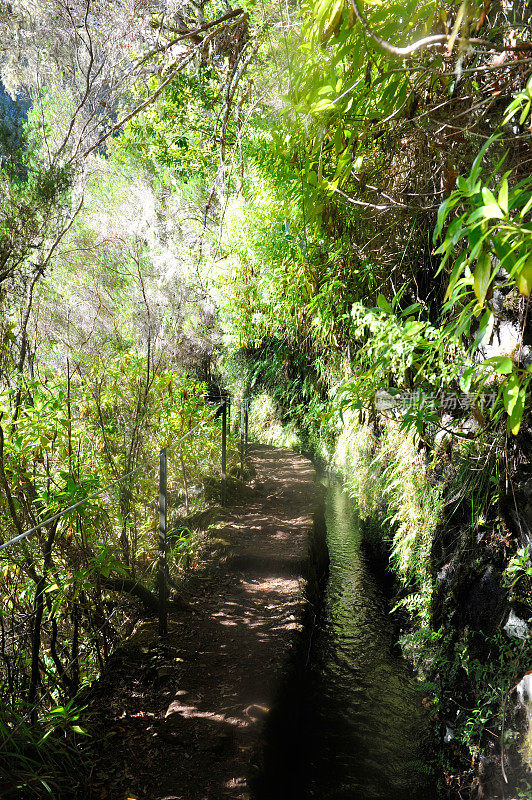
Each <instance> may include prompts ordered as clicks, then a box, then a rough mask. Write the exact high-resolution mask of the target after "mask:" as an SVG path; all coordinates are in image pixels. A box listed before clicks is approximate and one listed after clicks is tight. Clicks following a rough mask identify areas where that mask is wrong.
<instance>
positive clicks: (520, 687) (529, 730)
mask: <svg viewBox="0 0 532 800" xmlns="http://www.w3.org/2000/svg"><path fill="white" fill-rule="evenodd" d="M515 691H516V693H517V698H518V702H519V705H520V706H521V708H523V709H524V711H525V714H526V730H525V734H524V738H523V745H522V749H521V753H522V756H523V760H524V762H525V764H527V765H528V768H529V769H532V672H527V673H526V675H524V676H523V677H522V678H521V680H520V681H519V683H518V684H517V686H516V687H515Z"/></svg>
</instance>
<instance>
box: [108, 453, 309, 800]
mask: <svg viewBox="0 0 532 800" xmlns="http://www.w3.org/2000/svg"><path fill="white" fill-rule="evenodd" d="M251 458H252V461H253V465H254V467H255V469H256V472H257V478H256V481H255V485H254V488H253V491H252V493H251V496H250V498H249V502H247V503H246V504H242V505H240V506H235V507H234V508H233V509H232V510H229V511H228V512H227V513H226V514H225V515H224V518H223V521H222V522H221V523H220V525H219V526H218V528H217V529H216V531H215V532H214V534H215V536H216V537H219V539H220V540H222V541H223V542H224V543H225V544H226V547H225V548H224V553H223V557H222V558H221V559H220V562H219V563H217V564H214V565H213V564H210V565H207V566H206V567H204V568H203V569H201V570H199V571H198V573H197V574H196V575H195V576H194V577H193V579H192V580H191V582H190V586H189V591H190V596H189V602H190V604H191V606H192V609H193V611H192V612H191V613H186V612H185V613H182V614H180V615H179V616H177V615H173V616H172V618H171V619H170V624H169V635H168V637H167V639H166V640H165V641H164V642H163V643H159V644H158V641H157V636H156V625H155V622H151V621H149V622H145V623H143V625H142V626H140V627H141V628H142V630H143V631H144V633H145V634H146V635H145V636H141V637H140V638H141V639H142V641H143V642H144V644H143V646H142V647H141V648H140V652H136V651H133V652H131V651H129V652H130V655H129V656H127V657H124V658H123V659H122V661H119V662H118V663H117V665H116V669H114V670H113V673H112V675H110V676H107V677H106V678H104V679H102V681H100V684H101V695H102V700H103V698H105V709H104V710H102V711H101V712H100V717H101V719H102V718H105V721H106V722H107V724H108V726H109V731H108V735H107V738H105V737H104V738H103V739H102V743H101V745H100V750H101V754H100V755H101V765H99V770H100V772H105V771H106V770H108V771H109V773H110V772H111V770H112V771H113V772H114V773H115V777H113V778H111V777H110V775H109V778H108V779H107V780H104V781H103V782H100V783H98V791H95V794H94V797H95V798H96V797H100V796H101V797H106V798H108V800H128V799H129V798H134V800H163V798H164V800H219V799H220V798H234V800H245V798H248V797H249V790H248V778H249V777H250V776H251V775H253V773H254V772H255V771H256V770H257V768H258V752H259V749H260V743H261V734H262V731H263V726H264V721H265V719H266V718H267V716H268V711H269V708H270V706H271V704H272V700H273V699H274V696H275V693H276V690H277V687H278V685H279V683H280V681H281V679H282V675H283V671H284V667H285V664H286V661H287V658H288V656H289V654H290V650H291V646H292V645H293V644H294V643H295V640H296V639H297V632H298V630H300V628H301V622H302V613H303V606H304V596H303V590H304V585H305V579H304V574H305V568H306V561H307V558H308V543H309V533H310V531H311V528H312V513H313V511H314V510H315V508H316V507H317V502H318V499H319V497H320V491H319V487H318V485H317V483H316V481H315V473H314V469H313V467H312V465H311V463H310V462H309V461H308V460H307V459H305V458H303V457H302V456H299V455H296V454H294V453H292V452H290V451H288V450H277V449H274V448H269V447H263V446H254V447H253V448H252V452H251ZM138 635H139V632H137V634H135V635H134V636H133V640H135V636H137V637H138ZM135 659H136V662H137V663H136V665H135V663H134V662H135ZM150 659H151V663H150ZM132 671H133V672H134V673H135V677H134V679H133V680H132V679H131V673H132ZM110 695H111V696H110ZM118 741H119V742H120V747H117V746H116V745H117V744H118ZM101 790H103V792H104V793H103V794H101V793H98V792H101Z"/></svg>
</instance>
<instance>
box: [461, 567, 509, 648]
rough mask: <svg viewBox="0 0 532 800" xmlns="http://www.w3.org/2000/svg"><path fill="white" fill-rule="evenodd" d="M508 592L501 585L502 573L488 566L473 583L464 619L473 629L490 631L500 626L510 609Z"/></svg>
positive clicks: (466, 603) (467, 599)
mask: <svg viewBox="0 0 532 800" xmlns="http://www.w3.org/2000/svg"><path fill="white" fill-rule="evenodd" d="M507 604H508V592H507V590H505V589H504V588H503V587H502V585H501V574H500V573H497V572H496V571H495V570H494V568H493V567H492V566H491V565H490V566H488V567H487V568H486V569H485V570H484V572H483V574H482V575H481V576H480V577H479V578H477V579H476V580H475V581H474V582H473V584H472V585H471V589H470V591H469V593H468V595H467V598H466V602H465V608H464V612H463V614H464V619H465V622H466V624H469V626H470V627H471V628H472V630H476V631H482V632H483V633H490V632H491V631H493V630H494V629H495V628H497V627H499V626H500V625H501V623H502V621H503V618H504V617H505V615H506V614H507V611H508V605H507Z"/></svg>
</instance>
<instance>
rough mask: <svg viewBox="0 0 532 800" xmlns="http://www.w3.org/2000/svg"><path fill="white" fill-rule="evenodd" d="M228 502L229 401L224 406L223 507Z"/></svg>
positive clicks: (224, 402)
mask: <svg viewBox="0 0 532 800" xmlns="http://www.w3.org/2000/svg"><path fill="white" fill-rule="evenodd" d="M226 502H227V400H224V401H223V404H222V505H223V506H225V504H226Z"/></svg>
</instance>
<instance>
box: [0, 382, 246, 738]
mask: <svg viewBox="0 0 532 800" xmlns="http://www.w3.org/2000/svg"><path fill="white" fill-rule="evenodd" d="M232 399H233V398H231V397H230V396H228V395H227V396H224V395H216V396H211V397H209V398H208V400H209V402H214V403H216V407H215V408H214V409H213V410H212V411H211V412H210V413H209V414H208V415H207V416H206V417H204V418H203V419H201V420H200V421H199V422H198V423H197V424H196V425H194V427H192V428H191V429H190V430H188V431H186V432H185V433H184V434H183V435H182V436H180V437H179V439H177V440H176V441H175V442H173V443H172V445H171V446H170V447H169V448H167V447H164V448H162V450H161V451H160V453H159V455H158V456H157V457H155V458H153V459H150V460H149V461H143V462H142V463H141V464H137V466H135V467H134V468H133V469H132V470H130V471H128V472H127V473H125V474H124V475H121V476H119V477H118V478H116V479H114V480H112V481H109V482H108V483H106V484H105V485H104V486H102V487H100V488H99V489H98V490H97V491H95V492H92V493H91V494H89V495H87V496H86V497H83V498H81V499H80V500H78V501H77V502H75V503H72V504H70V505H69V506H67V507H66V508H64V509H62V510H61V511H59V512H57V513H56V514H53V515H51V516H49V517H47V518H46V519H43V520H42V521H41V522H39V523H38V524H37V525H34V526H32V527H31V528H29V529H28V530H25V531H23V532H22V533H20V534H18V535H17V536H14V537H12V538H11V539H9V540H8V541H6V542H3V543H1V544H0V551H2V550H6V549H7V548H9V547H12V546H14V545H16V544H17V543H19V542H21V541H24V540H26V539H28V538H29V537H31V536H32V535H34V534H35V533H37V532H38V531H39V530H42V529H43V528H46V527H47V526H50V525H52V524H53V523H54V522H57V521H58V520H60V519H61V518H63V517H65V516H66V515H67V514H70V513H72V512H74V511H76V510H77V509H79V508H81V507H82V506H83V505H84V504H86V503H89V502H91V501H93V500H96V499H98V498H100V497H102V496H103V495H104V494H105V493H107V492H109V491H110V490H112V489H113V488H114V487H116V486H118V485H120V484H121V483H123V482H124V481H126V480H129V479H131V478H132V477H133V476H134V475H136V474H138V473H140V472H141V471H143V470H147V469H150V468H153V467H154V466H155V465H156V463H157V461H159V504H158V505H159V528H158V556H157V567H158V569H157V572H158V580H157V585H158V605H159V634H160V635H162V636H164V635H166V633H167V605H168V600H167V576H168V566H167V539H166V537H167V518H166V512H167V486H166V480H167V479H166V470H167V468H166V465H167V457H168V451H170V453H175V451H176V448H178V446H179V445H180V444H181V443H182V442H183V441H184V440H186V439H187V438H188V437H190V436H191V435H192V434H194V433H195V432H197V431H199V430H201V429H202V428H204V427H205V426H206V425H207V423H208V422H209V421H210V420H212V418H213V417H215V416H217V415H220V416H221V418H222V431H221V479H222V480H221V484H222V485H221V494H222V505H225V504H226V500H227V431H228V427H229V425H230V413H231V400H232ZM247 427H248V400H247V399H245V398H244V399H243V400H242V401H241V402H240V426H239V432H240V457H241V471H242V473H243V464H244V454H245V451H246V449H247ZM112 613H114V612H112ZM35 616H36V608H34V609H33V610H32V612H31V613H30V615H29V619H31V620H33V619H34V618H35ZM111 616H112V614H111ZM109 619H110V617H108V616H107V617H106V619H105V621H104V623H103V625H102V626H101V627H99V629H98V630H96V631H95V630H92V631H91V636H94V635H96V636H99V634H100V633H101V632H102V631H103V630H104V628H105V627H106V626H108V624H109ZM21 624H22V623H19V625H17V629H18V628H19V626H20V625H21ZM32 625H33V623H32ZM9 633H10V635H11V637H12V636H13V634H14V631H13V630H10V631H9ZM79 655H80V653H78V654H77V655H76V657H75V658H73V659H71V660H70V661H69V663H68V664H67V665H65V666H64V668H63V671H64V670H69V669H71V668H72V667H73V666H74V665H75V664H76V661H78V659H79ZM54 688H55V687H49V688H48V689H47V690H46V691H45V692H43V694H41V695H40V697H39V698H38V700H37V701H36V702H34V703H33V704H32V706H31V707H30V708H27V709H25V712H24V714H23V716H22V718H21V719H20V720H19V723H18V725H16V726H15V727H14V729H12V730H11V731H10V735H9V736H8V737H7V741H6V740H5V739H4V741H3V742H2V743H1V745H0V747H1V748H4V747H5V745H6V744H7V743H8V742H9V741H11V740H13V738H14V736H15V735H16V733H17V731H18V730H20V728H21V727H22V726H23V725H24V724H25V723H26V722H27V721H28V720H30V719H32V720H34V719H36V717H35V716H34V715H35V714H36V711H37V710H38V709H39V708H42V706H43V703H44V702H45V701H46V699H48V698H50V697H51V696H52V694H53V691H54Z"/></svg>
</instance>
